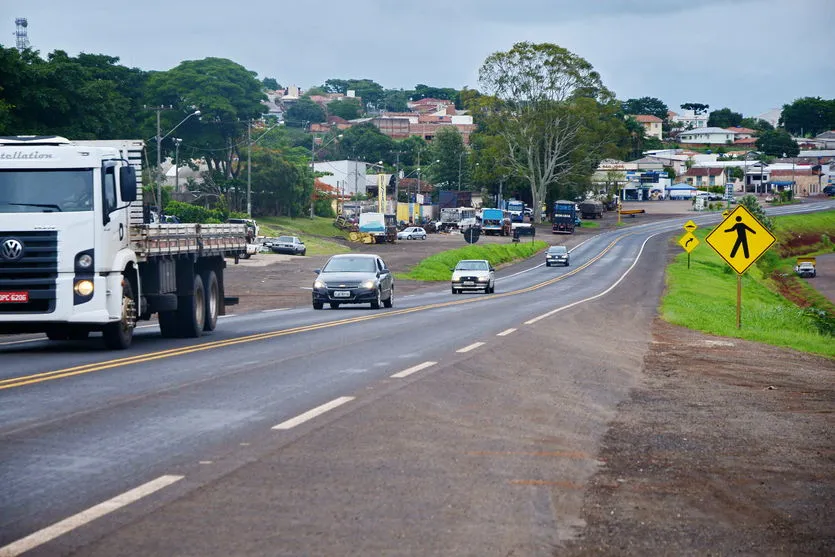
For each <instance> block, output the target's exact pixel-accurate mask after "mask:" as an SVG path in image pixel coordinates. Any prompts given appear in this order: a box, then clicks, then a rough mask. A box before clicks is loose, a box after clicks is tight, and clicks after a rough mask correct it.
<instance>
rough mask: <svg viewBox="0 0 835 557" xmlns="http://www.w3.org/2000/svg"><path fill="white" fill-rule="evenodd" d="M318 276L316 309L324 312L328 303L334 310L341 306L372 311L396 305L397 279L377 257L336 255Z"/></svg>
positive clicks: (361, 254) (357, 254) (317, 272)
mask: <svg viewBox="0 0 835 557" xmlns="http://www.w3.org/2000/svg"><path fill="white" fill-rule="evenodd" d="M316 274H317V275H319V276H318V277H316V280H315V281H313V309H322V307H324V305H325V304H326V303H327V304H330V306H331V308H332V309H337V308H338V307H339V306H340V305H342V304H371V309H379V308H380V306H381V305H383V306H385V307H387V308H390V307H392V305H394V275H393V274H392V272H391V271H390V270H389V268H388V266H387V265H386V264H385V262H384V261H383V260H382V259H381V258H379V257H378V256H376V255H373V254H363V253H345V254H340V255H334V256H333V257H331V258H330V259H328V262H327V263H325V266H324V267H322V268H321V269H316Z"/></svg>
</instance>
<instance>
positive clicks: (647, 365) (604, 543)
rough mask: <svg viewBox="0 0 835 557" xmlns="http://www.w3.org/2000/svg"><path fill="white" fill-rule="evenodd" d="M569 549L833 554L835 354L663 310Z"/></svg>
mask: <svg viewBox="0 0 835 557" xmlns="http://www.w3.org/2000/svg"><path fill="white" fill-rule="evenodd" d="M653 339H654V340H653V343H652V345H651V347H650V350H649V352H648V354H647V356H646V357H645V361H644V372H643V380H642V382H641V385H640V386H639V387H637V388H635V389H633V391H632V394H631V398H630V400H629V401H628V402H625V403H623V404H621V405H620V407H619V412H618V415H617V417H616V419H615V420H614V421H613V422H612V423H611V427H610V429H609V431H608V433H607V435H606V437H605V441H604V446H603V450H602V452H601V454H600V459H601V460H602V461H604V462H605V463H606V465H605V467H604V468H603V469H602V471H601V472H600V473H598V474H597V475H596V476H595V478H594V479H593V481H592V482H591V484H590V487H589V491H588V492H587V495H586V498H585V503H584V509H583V514H584V518H585V520H586V522H587V528H586V529H585V530H584V532H583V535H582V537H581V538H580V539H579V540H577V541H575V542H572V543H571V544H570V546H569V547H570V551H568V552H562V551H561V552H560V553H559V554H560V555H601V554H606V555H613V554H615V555H657V554H661V553H663V554H666V555H729V554H746V555H832V554H835V514H833V509H835V475H834V474H833V470H835V427H833V426H835V417H834V415H833V409H835V388H833V385H835V362H833V361H832V360H828V359H825V358H820V357H815V356H810V355H807V354H803V353H799V352H795V351H792V350H785V349H779V348H774V347H770V346H767V345H762V344H757V343H752V342H747V341H741V340H736V339H725V338H718V337H712V336H710V335H705V334H702V333H699V332H696V331H691V330H688V329H683V328H680V327H676V326H674V325H670V324H669V323H665V322H663V321H661V320H660V319H656V320H655V322H654V324H653Z"/></svg>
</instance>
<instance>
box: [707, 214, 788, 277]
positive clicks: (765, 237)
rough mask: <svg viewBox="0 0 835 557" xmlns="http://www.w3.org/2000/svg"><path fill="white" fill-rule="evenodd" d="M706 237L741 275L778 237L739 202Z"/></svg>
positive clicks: (711, 245)
mask: <svg viewBox="0 0 835 557" xmlns="http://www.w3.org/2000/svg"><path fill="white" fill-rule="evenodd" d="M705 241H706V242H707V243H708V244H709V245H710V247H712V248H713V249H714V250H715V251H716V253H718V254H719V256H720V257H722V259H724V260H725V261H726V262H727V263H728V265H730V266H731V267H733V269H734V270H735V271H736V272H737V273H739V274H740V275H741V274H742V273H744V272H745V271H747V270H748V268H749V267H750V266H751V265H753V264H754V262H755V261H756V260H757V259H759V258H760V256H761V255H762V254H764V253H765V252H766V250H768V248H770V247H771V244H773V243H774V241H775V238H774V236H773V235H772V234H771V232H769V231H768V229H766V228H765V227H764V226H763V225H762V224H760V221H758V220H757V219H756V218H755V217H754V215H752V214H751V213H750V212H749V211H748V209H746V208H745V207H743V206H742V205H738V206H737V207H736V208H735V209H734V210H733V211H731V213H730V214H729V215H728V216H727V217H726V218H725V220H723V221H722V222H720V223H719V226H717V227H716V228H714V229H713V231H712V232H711V233H710V234H708V235H707V238H705Z"/></svg>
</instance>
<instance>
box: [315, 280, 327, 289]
mask: <svg viewBox="0 0 835 557" xmlns="http://www.w3.org/2000/svg"><path fill="white" fill-rule="evenodd" d="M313 288H327V284H325V281H323V280H316V281H313Z"/></svg>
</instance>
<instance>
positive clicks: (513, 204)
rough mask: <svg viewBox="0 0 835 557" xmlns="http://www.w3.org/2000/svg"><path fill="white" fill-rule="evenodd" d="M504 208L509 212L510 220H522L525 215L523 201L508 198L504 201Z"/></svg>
mask: <svg viewBox="0 0 835 557" xmlns="http://www.w3.org/2000/svg"><path fill="white" fill-rule="evenodd" d="M504 208H505V210H507V212H509V213H510V220H511V222H522V221H523V219H524V216H525V202H524V201H519V200H518V199H510V200H508V201H505V202H504Z"/></svg>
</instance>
